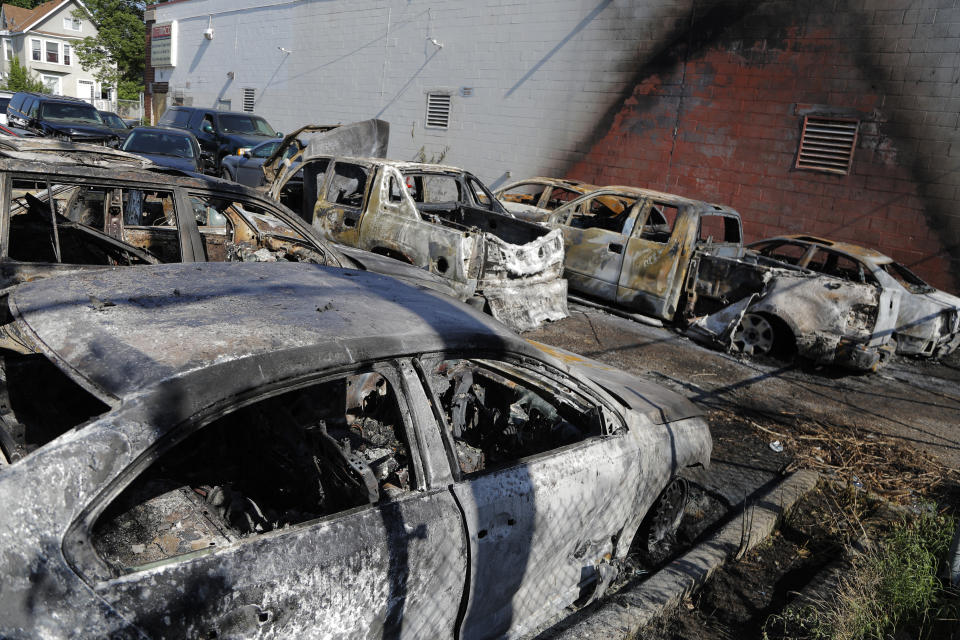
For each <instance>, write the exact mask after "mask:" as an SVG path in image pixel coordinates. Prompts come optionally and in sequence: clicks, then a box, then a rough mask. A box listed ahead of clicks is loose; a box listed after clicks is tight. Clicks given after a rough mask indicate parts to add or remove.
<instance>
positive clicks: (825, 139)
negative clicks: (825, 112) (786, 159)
mask: <svg viewBox="0 0 960 640" xmlns="http://www.w3.org/2000/svg"><path fill="white" fill-rule="evenodd" d="M859 125H860V121H859V120H854V119H851V118H827V117H822V116H804V118H803V132H802V133H801V135H800V149H799V151H798V152H797V163H796V165H795V166H796V168H797V169H808V170H810V171H824V172H827V173H837V174H840V175H847V174H848V173H850V165H852V164H853V151H854V149H855V148H856V146H857V127H858V126H859Z"/></svg>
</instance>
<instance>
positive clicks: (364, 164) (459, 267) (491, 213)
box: [264, 123, 567, 331]
mask: <svg viewBox="0 0 960 640" xmlns="http://www.w3.org/2000/svg"><path fill="white" fill-rule="evenodd" d="M359 124H362V123H359ZM346 129H347V127H341V128H338V129H334V130H332V131H329V132H324V133H323V134H322V135H319V136H316V137H314V138H313V139H312V140H311V141H310V142H308V143H307V144H306V145H303V146H302V147H301V149H300V152H299V153H295V154H292V155H291V154H289V153H285V152H284V151H283V147H282V146H281V148H280V149H278V150H277V152H276V153H275V156H276V157H277V158H279V157H284V158H286V159H285V160H284V161H283V162H284V165H282V167H285V168H281V167H278V166H277V164H276V162H275V161H274V159H268V160H267V162H265V163H264V174H265V175H266V176H267V178H270V177H271V176H273V182H272V185H271V187H270V190H269V193H270V196H271V197H273V198H274V199H276V200H278V201H282V200H283V199H284V197H285V196H284V187H285V185H286V183H287V181H288V180H289V179H290V178H292V177H293V175H294V174H295V173H296V172H297V171H302V172H303V197H302V202H303V204H302V208H301V215H302V216H303V217H304V218H305V219H306V220H307V221H308V222H310V223H311V224H313V226H314V228H315V229H317V230H318V231H319V232H320V233H321V234H322V235H323V236H324V237H326V238H327V239H328V240H331V241H333V242H335V243H338V244H342V245H346V246H351V247H358V248H361V249H365V250H367V251H372V252H374V253H379V254H382V255H385V256H388V257H391V258H395V259H397V260H400V261H403V262H407V263H409V264H412V265H415V266H417V267H420V268H422V269H425V270H428V271H430V273H433V274H436V275H438V276H441V277H443V278H446V279H447V280H448V281H449V283H450V284H451V286H452V287H454V288H455V289H456V290H457V291H458V293H459V296H460V298H461V299H463V300H468V301H470V300H473V301H474V302H476V303H477V304H478V305H479V306H483V307H485V308H488V309H489V311H490V313H491V314H492V315H493V316H494V317H495V318H497V319H498V320H500V321H502V322H504V323H505V324H507V325H508V326H510V327H512V328H513V329H515V330H518V331H524V330H527V329H533V328H536V327H537V326H539V325H540V324H541V323H542V322H544V321H547V320H559V319H561V318H564V317H566V316H567V307H566V295H567V290H566V282H565V281H564V280H563V278H562V277H561V276H562V272H563V241H562V239H561V237H560V233H559V232H554V231H550V230H548V229H545V228H543V227H542V226H540V225H536V224H533V223H530V222H526V221H524V220H518V219H516V218H514V217H512V216H510V215H509V214H507V213H506V212H505V211H504V210H503V209H502V207H501V206H500V204H499V203H498V202H497V200H496V199H495V198H494V197H493V194H491V193H490V191H489V189H487V187H486V186H484V185H483V183H482V182H480V180H479V179H477V178H476V177H475V176H473V175H472V174H470V173H469V172H466V171H464V170H462V169H458V168H456V167H449V166H444V165H437V164H425V163H415V162H399V161H392V160H383V159H380V158H369V157H347V156H330V155H326V153H327V151H328V150H329V149H330V148H331V147H332V146H336V147H337V148H339V147H340V146H342V145H339V144H337V145H334V144H332V143H331V142H330V139H331V138H335V137H338V136H339V137H344V136H346V135H347V133H346V132H345V130H346ZM297 133H298V134H299V135H298V137H300V138H302V137H304V133H303V131H302V130H301V131H300V132H297ZM357 137H358V138H360V139H365V138H364V136H362V135H358V136H357ZM358 146H361V148H362V146H363V145H358ZM291 205H292V206H295V205H293V204H292V203H291Z"/></svg>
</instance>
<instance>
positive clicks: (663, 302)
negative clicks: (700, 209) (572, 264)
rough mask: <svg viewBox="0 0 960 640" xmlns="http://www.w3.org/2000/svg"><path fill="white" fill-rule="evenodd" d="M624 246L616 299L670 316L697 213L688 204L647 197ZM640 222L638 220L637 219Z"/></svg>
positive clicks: (662, 315)
mask: <svg viewBox="0 0 960 640" xmlns="http://www.w3.org/2000/svg"><path fill="white" fill-rule="evenodd" d="M640 217H642V221H643V224H642V225H640V224H637V225H635V226H634V228H633V233H632V234H631V235H630V239H629V241H628V243H627V246H626V258H625V259H624V262H623V270H622V271H621V273H620V277H619V281H618V287H617V302H618V303H619V304H621V305H624V306H626V307H630V308H634V309H638V310H640V311H642V312H644V313H649V314H650V315H653V316H656V317H658V318H663V319H665V320H672V319H673V316H674V314H675V313H676V310H677V309H676V306H677V300H678V298H679V296H680V291H681V290H682V288H683V284H684V277H685V275H686V269H687V267H688V263H689V259H690V255H691V253H692V249H693V239H694V237H695V236H696V231H697V221H698V216H697V215H696V214H695V213H694V212H693V211H692V210H691V209H690V207H689V206H678V204H677V203H672V202H668V201H660V200H649V201H648V202H647V204H646V206H645V208H644V211H643V213H642V214H641V216H640ZM638 222H639V220H638Z"/></svg>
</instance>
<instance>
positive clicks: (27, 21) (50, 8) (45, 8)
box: [3, 0, 64, 31]
mask: <svg viewBox="0 0 960 640" xmlns="http://www.w3.org/2000/svg"><path fill="white" fill-rule="evenodd" d="M63 4H64V0H49V2H44V3H43V4H40V5H37V6H36V7H34V8H33V9H24V8H23V7H17V6H14V5H11V4H5V5H3V15H4V17H6V22H7V23H6V24H5V25H4V26H5V27H6V28H7V29H9V30H10V31H23V30H25V29H27V28H29V27H31V26H32V25H34V24H36V23H37V22H39V21H40V20H43V19H44V18H46V17H47V16H48V15H49V14H51V13H53V12H54V11H56V10H57V9H59V8H60V6H61V5H63Z"/></svg>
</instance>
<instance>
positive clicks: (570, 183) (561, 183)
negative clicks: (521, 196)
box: [497, 176, 600, 193]
mask: <svg viewBox="0 0 960 640" xmlns="http://www.w3.org/2000/svg"><path fill="white" fill-rule="evenodd" d="M530 183H536V184H542V185H549V186H551V187H565V188H567V189H573V190H574V191H579V192H581V193H587V191H595V190H596V189H599V188H600V187H598V186H597V185H595V184H591V183H589V182H584V181H583V180H574V179H572V178H548V177H546V176H534V177H532V178H524V179H523V180H514V181H513V182H510V183H508V184H506V185H504V186H502V187H500V188H499V189H497V191H498V192H500V191H506V190H507V189H510V188H512V187H515V186H517V185H520V184H530Z"/></svg>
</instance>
